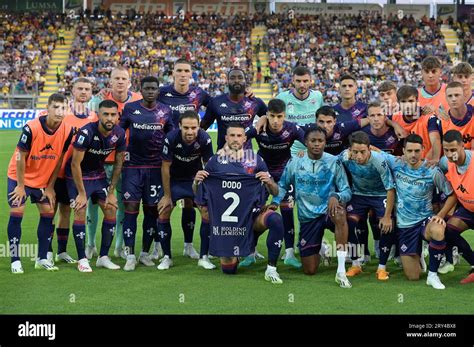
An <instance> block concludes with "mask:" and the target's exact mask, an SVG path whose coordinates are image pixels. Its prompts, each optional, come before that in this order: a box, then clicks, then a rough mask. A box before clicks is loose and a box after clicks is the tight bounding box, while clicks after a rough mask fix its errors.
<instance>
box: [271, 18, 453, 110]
mask: <svg viewBox="0 0 474 347" xmlns="http://www.w3.org/2000/svg"><path fill="white" fill-rule="evenodd" d="M267 28H268V33H267V35H268V42H269V50H270V62H269V65H270V69H271V72H272V83H273V84H276V85H277V86H276V88H275V91H281V90H284V89H286V88H287V87H288V85H289V83H290V81H291V70H292V69H293V68H294V67H295V66H297V65H307V66H308V67H309V68H310V69H312V71H313V72H314V79H315V82H316V85H318V86H319V88H320V89H321V91H322V92H323V95H324V96H325V99H326V102H331V103H334V102H337V97H338V93H337V89H338V88H337V87H338V86H337V81H338V78H339V76H340V75H342V74H344V73H347V72H351V73H352V74H354V75H355V76H356V78H357V80H358V86H359V92H360V93H359V95H361V96H363V99H368V100H370V99H373V98H374V97H375V94H376V88H377V85H378V83H377V82H378V81H380V80H384V79H390V80H392V81H394V82H395V83H396V84H398V85H401V84H403V83H410V84H417V83H418V82H419V81H420V82H421V68H420V62H421V61H422V60H423V58H424V57H426V56H428V55H434V56H437V57H438V58H440V59H441V60H442V62H443V63H444V64H446V63H447V62H448V61H449V54H448V51H447V48H446V45H445V42H444V39H443V36H442V34H441V31H440V26H439V25H437V24H436V22H435V21H434V20H430V19H428V18H426V17H425V18H423V19H422V20H415V19H413V18H407V17H405V18H404V19H402V20H399V19H398V18H397V17H395V16H388V17H380V16H364V17H362V16H360V15H359V16H355V15H344V16H340V17H336V16H334V17H333V16H329V15H322V16H299V17H295V18H294V19H293V20H290V19H288V16H287V15H273V16H271V17H269V18H268V19H267ZM446 72H447V71H446Z"/></svg>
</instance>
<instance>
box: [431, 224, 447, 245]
mask: <svg viewBox="0 0 474 347" xmlns="http://www.w3.org/2000/svg"><path fill="white" fill-rule="evenodd" d="M444 230H445V227H444V226H442V225H441V224H436V223H432V224H431V226H430V229H429V237H430V238H431V239H433V240H436V241H441V240H443V239H444Z"/></svg>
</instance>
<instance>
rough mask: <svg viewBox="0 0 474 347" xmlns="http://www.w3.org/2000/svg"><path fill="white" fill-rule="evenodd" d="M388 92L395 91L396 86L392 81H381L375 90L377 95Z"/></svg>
mask: <svg viewBox="0 0 474 347" xmlns="http://www.w3.org/2000/svg"><path fill="white" fill-rule="evenodd" d="M389 90H395V92H396V91H397V85H396V84H395V83H394V82H392V81H383V82H382V83H380V85H379V87H378V88H377V91H378V92H379V93H382V92H388V91H389Z"/></svg>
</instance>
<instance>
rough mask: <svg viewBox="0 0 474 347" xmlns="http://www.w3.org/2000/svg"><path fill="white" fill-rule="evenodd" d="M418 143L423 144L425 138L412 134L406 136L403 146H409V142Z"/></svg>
mask: <svg viewBox="0 0 474 347" xmlns="http://www.w3.org/2000/svg"><path fill="white" fill-rule="evenodd" d="M408 142H410V143H418V144H420V145H422V146H423V138H422V137H421V136H420V135H418V134H410V135H408V136H407V137H406V138H405V142H404V143H403V147H406V146H407V143H408Z"/></svg>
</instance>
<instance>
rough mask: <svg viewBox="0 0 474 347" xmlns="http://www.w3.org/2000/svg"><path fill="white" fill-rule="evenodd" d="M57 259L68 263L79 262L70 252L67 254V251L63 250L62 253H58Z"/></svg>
mask: <svg viewBox="0 0 474 347" xmlns="http://www.w3.org/2000/svg"><path fill="white" fill-rule="evenodd" d="M55 260H56V261H58V262H59V261H64V262H66V263H68V264H75V263H77V260H75V259H73V258H72V257H71V256H70V255H69V254H67V253H66V252H62V253H59V254H56V259H55Z"/></svg>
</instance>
